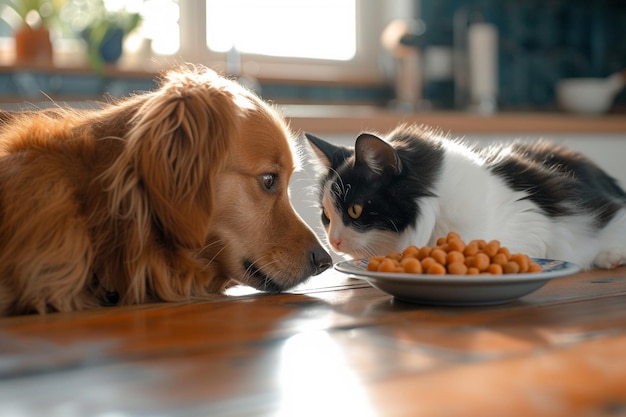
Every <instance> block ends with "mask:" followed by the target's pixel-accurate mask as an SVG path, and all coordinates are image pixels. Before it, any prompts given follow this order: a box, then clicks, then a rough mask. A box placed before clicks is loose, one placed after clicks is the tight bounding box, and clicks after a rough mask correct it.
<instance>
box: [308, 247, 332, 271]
mask: <svg viewBox="0 0 626 417" xmlns="http://www.w3.org/2000/svg"><path fill="white" fill-rule="evenodd" d="M309 262H310V263H311V268H312V270H313V275H317V274H320V273H322V272H324V271H326V270H327V269H328V268H329V267H330V266H331V265H332V264H333V260H332V258H331V257H330V255H329V254H328V252H326V250H325V249H324V248H323V247H322V246H321V245H315V246H314V247H313V250H311V252H310V253H309Z"/></svg>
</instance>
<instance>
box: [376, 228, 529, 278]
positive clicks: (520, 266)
mask: <svg viewBox="0 0 626 417" xmlns="http://www.w3.org/2000/svg"><path fill="white" fill-rule="evenodd" d="M367 269H368V271H378V272H398V273H408V274H422V273H425V274H433V275H445V274H451V275H478V274H489V275H501V274H517V273H527V272H531V273H537V272H541V266H540V265H539V264H537V263H535V262H533V261H532V260H531V259H530V257H529V256H528V255H525V254H522V253H515V254H511V252H510V251H509V249H507V248H506V247H504V246H501V245H500V242H499V241H497V240H491V241H489V242H487V241H485V240H482V239H480V240H472V241H470V242H467V243H465V242H464V241H463V240H462V239H461V237H460V236H459V235H458V234H457V233H454V232H450V233H448V235H447V236H446V237H440V238H439V239H437V244H436V246H433V247H430V246H423V247H421V248H418V247H416V246H409V247H407V248H406V249H404V250H403V251H402V253H397V252H394V253H390V254H388V255H387V256H373V257H371V258H369V259H368V264H367Z"/></svg>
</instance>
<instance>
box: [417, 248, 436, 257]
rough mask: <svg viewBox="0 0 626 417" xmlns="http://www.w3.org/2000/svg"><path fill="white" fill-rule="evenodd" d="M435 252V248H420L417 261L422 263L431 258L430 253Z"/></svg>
mask: <svg viewBox="0 0 626 417" xmlns="http://www.w3.org/2000/svg"><path fill="white" fill-rule="evenodd" d="M432 251H433V248H431V247H430V246H423V247H421V248H420V251H419V254H418V256H417V259H419V260H420V261H421V260H423V259H424V258H427V257H429V256H430V253H431V252H432Z"/></svg>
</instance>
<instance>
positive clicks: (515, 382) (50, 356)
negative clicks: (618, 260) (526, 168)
mask: <svg viewBox="0 0 626 417" xmlns="http://www.w3.org/2000/svg"><path fill="white" fill-rule="evenodd" d="M473 415H476V416H550V417H554V416H568V417H570V416H626V268H620V269H617V270H614V271H609V272H600V271H595V272H590V273H580V274H577V275H574V276H571V277H568V278H561V279H556V280H553V281H551V282H550V283H548V284H547V285H546V286H545V287H543V288H541V289H540V290H538V291H536V292H535V293H532V294H530V295H528V296H526V297H523V298H521V299H519V300H517V301H514V302H512V303H509V304H504V305H500V306H489V307H433V306H423V305H417V304H408V303H404V302H399V301H395V300H394V299H393V298H392V297H390V296H388V295H386V294H385V293H382V292H380V291H379V290H377V289H375V288H372V287H370V286H369V285H368V284H367V283H366V282H365V281H360V280H353V279H346V278H345V277H344V276H342V275H339V273H336V272H328V273H325V274H323V275H322V276H321V277H318V278H313V279H312V280H311V282H310V284H309V285H308V286H307V287H306V288H304V289H301V290H300V292H299V293H291V294H283V295H275V296H266V295H261V294H252V295H245V296H237V297H233V298H232V299H229V300H226V301H220V302H210V303H199V304H187V305H171V304H169V305H163V304H161V305H149V306H140V307H133V308H106V309H99V310H92V311H85V312H79V313H74V314H51V315H48V316H27V317H14V318H5V319H0V416H1V417H4V416H11V417H29V416H37V417H39V416H46V417H48V416H55V417H56V416H59V417H74V416H101V417H128V416H320V417H328V416H346V417H348V416H358V417H367V416H446V417H447V416H473Z"/></svg>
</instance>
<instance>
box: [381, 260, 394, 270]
mask: <svg viewBox="0 0 626 417" xmlns="http://www.w3.org/2000/svg"><path fill="white" fill-rule="evenodd" d="M378 272H396V263H395V261H394V260H393V259H391V258H386V259H384V260H383V261H382V262H381V263H380V265H379V267H378Z"/></svg>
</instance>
